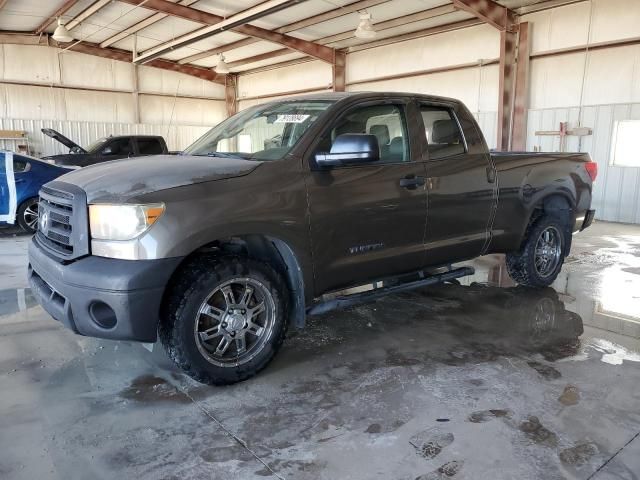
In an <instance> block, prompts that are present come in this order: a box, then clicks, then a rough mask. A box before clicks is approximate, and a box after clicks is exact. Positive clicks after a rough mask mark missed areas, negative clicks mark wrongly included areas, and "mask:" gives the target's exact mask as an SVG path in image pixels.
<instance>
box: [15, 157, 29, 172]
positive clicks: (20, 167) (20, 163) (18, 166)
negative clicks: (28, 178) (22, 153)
mask: <svg viewBox="0 0 640 480" xmlns="http://www.w3.org/2000/svg"><path fill="white" fill-rule="evenodd" d="M29 170H31V164H30V163H29V162H26V161H24V160H15V159H14V160H13V172H14V173H24V172H28V171H29Z"/></svg>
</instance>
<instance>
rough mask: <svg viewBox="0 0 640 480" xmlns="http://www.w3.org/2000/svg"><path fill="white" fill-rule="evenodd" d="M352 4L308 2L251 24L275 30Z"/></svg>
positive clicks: (335, 0)
mask: <svg viewBox="0 0 640 480" xmlns="http://www.w3.org/2000/svg"><path fill="white" fill-rule="evenodd" d="M353 2H354V0H331V1H325V0H308V1H306V2H302V3H300V4H298V5H294V6H292V7H289V8H287V9H286V10H282V11H280V12H276V13H274V14H272V15H267V16H266V17H263V18H261V19H259V20H256V21H255V22H251V23H252V24H253V25H256V26H258V27H262V28H266V29H269V30H275V29H277V28H280V27H282V26H284V25H288V24H290V23H294V22H297V21H299V20H303V19H305V18H309V17H314V16H316V15H319V14H321V13H325V12H328V11H330V10H335V9H336V8H340V7H343V6H345V5H348V4H350V3H353Z"/></svg>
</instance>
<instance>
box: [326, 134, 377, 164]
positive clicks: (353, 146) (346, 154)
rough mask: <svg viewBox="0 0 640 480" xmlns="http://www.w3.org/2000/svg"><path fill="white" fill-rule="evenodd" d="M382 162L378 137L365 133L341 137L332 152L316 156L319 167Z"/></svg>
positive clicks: (332, 146) (335, 142)
mask: <svg viewBox="0 0 640 480" xmlns="http://www.w3.org/2000/svg"><path fill="white" fill-rule="evenodd" d="M379 160H380V147H379V145H378V137H376V136H375V135H367V134H363V133H345V134H344V135H339V136H338V137H337V138H336V139H335V140H334V142H333V145H331V152H329V153H318V154H316V163H317V164H318V166H319V167H334V166H339V165H357V164H360V163H369V162H377V161H379Z"/></svg>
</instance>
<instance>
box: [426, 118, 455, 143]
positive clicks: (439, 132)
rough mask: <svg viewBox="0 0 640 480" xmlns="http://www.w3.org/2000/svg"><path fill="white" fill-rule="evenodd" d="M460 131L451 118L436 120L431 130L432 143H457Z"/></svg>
mask: <svg viewBox="0 0 640 480" xmlns="http://www.w3.org/2000/svg"><path fill="white" fill-rule="evenodd" d="M459 141H460V132H459V130H458V125H457V124H456V122H455V121H453V120H436V121H435V122H433V128H432V130H431V142H432V143H458V142H459Z"/></svg>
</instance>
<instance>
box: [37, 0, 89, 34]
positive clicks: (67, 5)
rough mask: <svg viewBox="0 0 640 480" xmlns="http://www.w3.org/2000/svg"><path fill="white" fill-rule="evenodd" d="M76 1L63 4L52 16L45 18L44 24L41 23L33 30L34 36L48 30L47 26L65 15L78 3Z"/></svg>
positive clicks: (68, 0) (69, 0)
mask: <svg viewBox="0 0 640 480" xmlns="http://www.w3.org/2000/svg"><path fill="white" fill-rule="evenodd" d="M78 1H79V0H67V1H66V2H64V3H63V4H62V6H61V7H60V8H58V9H57V10H56V11H55V12H53V14H52V15H50V16H49V17H47V19H46V20H45V21H44V22H42V23H41V24H40V25H38V27H37V28H36V29H35V31H34V33H35V34H36V35H40V34H41V33H42V32H44V31H45V30H46V29H47V28H49V25H51V24H52V23H53V22H55V21H56V18H58V17H61V16H62V15H64V14H65V13H67V11H69V9H71V7H73V6H74V5H75V4H76V3H78Z"/></svg>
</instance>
